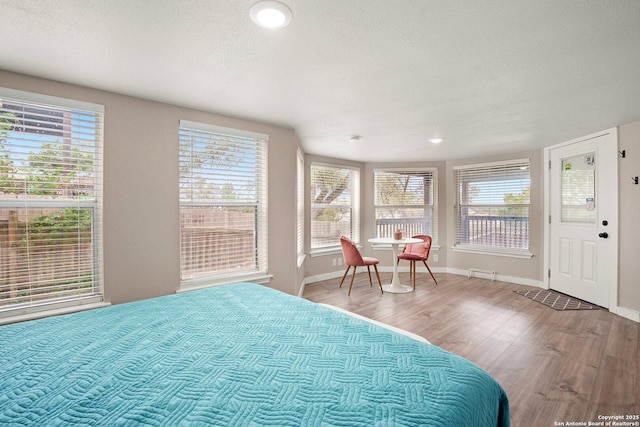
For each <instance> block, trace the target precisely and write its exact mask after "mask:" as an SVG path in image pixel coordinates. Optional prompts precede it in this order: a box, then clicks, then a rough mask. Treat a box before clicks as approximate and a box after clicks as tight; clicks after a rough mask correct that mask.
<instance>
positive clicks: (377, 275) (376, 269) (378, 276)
mask: <svg viewBox="0 0 640 427" xmlns="http://www.w3.org/2000/svg"><path fill="white" fill-rule="evenodd" d="M373 269H374V270H375V271H376V277H377V278H378V285H380V292H382V293H383V294H384V291H383V290H382V281H381V280H380V274H379V273H378V266H377V265H375V264H373Z"/></svg>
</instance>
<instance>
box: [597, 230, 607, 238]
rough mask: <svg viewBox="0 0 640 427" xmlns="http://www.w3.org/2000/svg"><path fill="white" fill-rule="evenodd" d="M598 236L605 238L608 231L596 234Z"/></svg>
mask: <svg viewBox="0 0 640 427" xmlns="http://www.w3.org/2000/svg"><path fill="white" fill-rule="evenodd" d="M598 236H600V237H602V238H603V239H606V238H607V237H609V233H607V232H606V231H605V232H604V233H600V234H598Z"/></svg>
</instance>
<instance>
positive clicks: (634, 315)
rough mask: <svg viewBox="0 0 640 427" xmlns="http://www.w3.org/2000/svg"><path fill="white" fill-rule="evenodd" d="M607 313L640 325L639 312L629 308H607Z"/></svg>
mask: <svg viewBox="0 0 640 427" xmlns="http://www.w3.org/2000/svg"><path fill="white" fill-rule="evenodd" d="M609 311H610V312H612V313H614V314H617V315H618V316H621V317H624V318H626V319H629V320H633V321H634V322H637V323H640V311H636V310H632V309H630V308H625V307H620V306H614V307H611V308H609Z"/></svg>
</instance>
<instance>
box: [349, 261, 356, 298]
mask: <svg viewBox="0 0 640 427" xmlns="http://www.w3.org/2000/svg"><path fill="white" fill-rule="evenodd" d="M356 269H357V267H356V266H355V265H354V266H353V275H352V276H351V284H350V285H349V293H348V294H347V296H350V295H351V288H352V287H353V279H355V278H356Z"/></svg>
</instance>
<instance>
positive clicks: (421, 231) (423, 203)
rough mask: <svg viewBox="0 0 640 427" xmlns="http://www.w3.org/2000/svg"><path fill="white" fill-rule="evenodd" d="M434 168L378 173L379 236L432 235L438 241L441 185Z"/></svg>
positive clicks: (377, 216)
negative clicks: (399, 232)
mask: <svg viewBox="0 0 640 427" xmlns="http://www.w3.org/2000/svg"><path fill="white" fill-rule="evenodd" d="M436 178H437V171H436V170H435V169H417V170H396V169H389V170H375V171H374V193H375V194H374V204H375V217H376V237H391V236H393V233H394V231H396V230H398V229H399V230H402V231H403V234H404V235H405V236H409V237H410V236H416V235H429V236H431V238H432V239H433V242H434V244H436V243H437V241H438V215H437V214H438V212H437V211H438V210H437V205H438V193H437V190H438V186H437V182H436Z"/></svg>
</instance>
